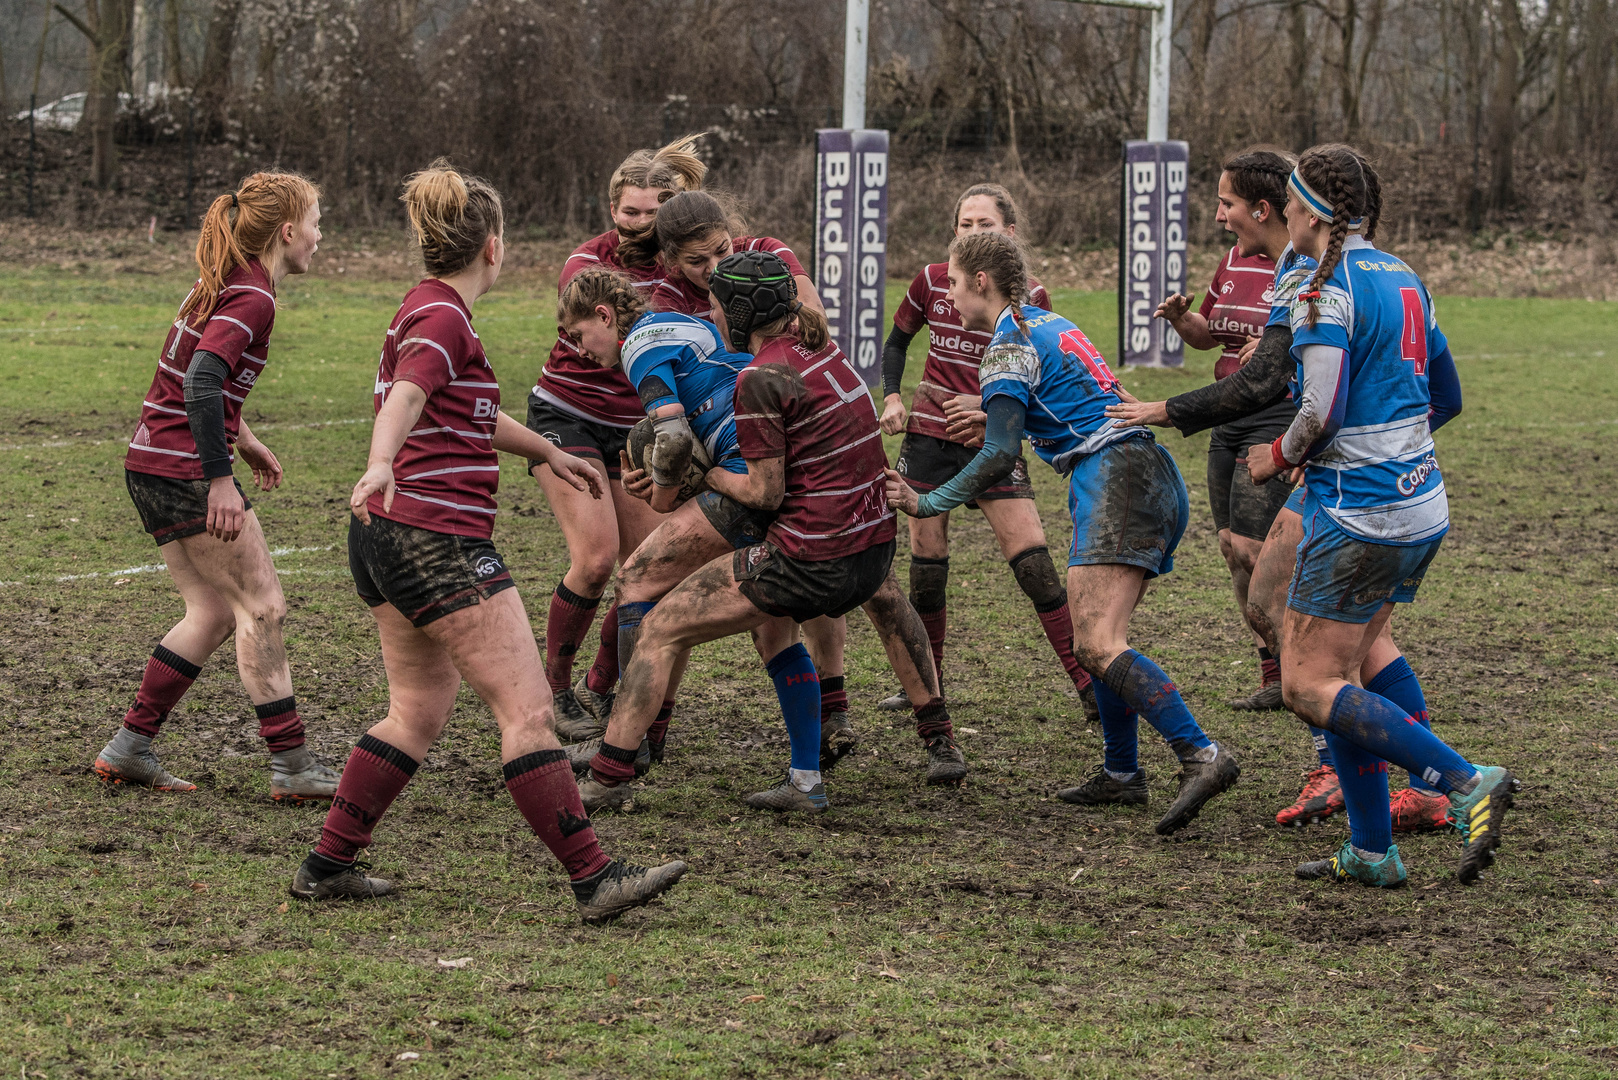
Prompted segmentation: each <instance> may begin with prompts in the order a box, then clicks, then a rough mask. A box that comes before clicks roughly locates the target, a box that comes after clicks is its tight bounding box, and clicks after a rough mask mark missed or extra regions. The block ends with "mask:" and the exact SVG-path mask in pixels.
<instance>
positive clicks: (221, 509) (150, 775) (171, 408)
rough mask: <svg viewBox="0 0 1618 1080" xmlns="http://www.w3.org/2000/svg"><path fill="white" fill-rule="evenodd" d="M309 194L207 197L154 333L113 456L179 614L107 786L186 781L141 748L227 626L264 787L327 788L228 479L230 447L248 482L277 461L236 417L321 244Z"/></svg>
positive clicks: (249, 512) (299, 793)
mask: <svg viewBox="0 0 1618 1080" xmlns="http://www.w3.org/2000/svg"><path fill="white" fill-rule="evenodd" d="M319 204H320V191H319V190H318V189H317V188H316V187H315V186H314V185H313V184H311V183H310V182H309V181H308V180H305V179H304V178H303V177H301V176H294V175H292V174H290V173H255V174H253V175H252V176H250V177H248V178H247V179H246V180H244V181H243V182H242V185H241V187H240V188H239V189H238V190H236V191H234V192H232V193H231V194H229V195H221V196H219V197H218V198H217V199H215V200H214V201H213V205H212V206H210V207H209V208H208V214H207V216H206V217H205V218H204V219H203V222H202V230H201V235H199V236H198V237H197V266H198V269H199V270H200V271H201V276H200V277H199V278H198V279H197V283H196V285H194V286H193V287H192V289H191V292H190V294H189V295H187V296H186V298H185V303H184V304H182V305H181V307H180V313H179V316H178V317H177V318H176V319H175V320H174V324H173V325H172V326H171V327H170V329H169V334H168V340H167V341H165V342H164V344H163V353H162V356H161V357H160V358H159V360H158V363H157V373H156V374H155V375H154V376H153V378H152V385H151V389H149V390H148V391H147V392H146V400H145V402H144V403H143V407H142V409H141V414H140V425H139V427H137V428H136V429H135V437H134V438H133V439H131V440H130V442H129V456H128V457H127V458H126V459H125V460H124V469H125V474H124V475H125V478H126V480H127V481H128V485H129V494H130V497H131V498H132V499H134V501H135V508H136V509H137V510H138V511H139V512H140V518H141V524H142V525H144V526H145V527H146V531H147V532H149V533H151V534H152V539H153V540H156V541H157V544H158V550H159V551H161V552H162V553H163V561H164V562H165V563H166V564H168V570H169V576H170V577H171V578H173V579H174V584H175V586H176V587H177V588H178V589H179V591H180V598H181V599H182V600H184V601H185V618H183V619H182V620H180V622H179V624H178V625H176V626H175V627H174V629H172V630H170V631H169V632H168V633H167V634H166V635H164V637H163V640H162V642H161V643H160V644H159V645H158V646H157V648H155V649H154V650H152V658H151V659H150V660H148V661H147V662H146V671H145V673H144V674H143V675H142V677H141V681H140V690H139V692H138V693H136V695H135V704H134V706H133V707H132V708H130V710H129V713H128V715H127V716H125V717H124V723H123V727H121V728H119V729H118V733H117V734H116V735H114V736H113V738H112V741H111V742H109V743H108V744H107V745H106V747H104V748H103V749H102V751H101V753H100V754H98V755H96V761H95V771H96V773H97V774H98V775H100V776H101V778H102V779H104V780H106V781H108V782H109V783H114V784H139V785H141V786H143V787H149V788H154V789H156V790H158V791H176V792H179V791H195V790H196V789H197V788H196V785H195V784H192V783H188V782H187V781H185V780H181V779H180V778H179V777H176V776H173V775H171V774H170V773H169V771H168V770H167V769H165V768H163V766H162V765H161V764H160V763H159V762H158V760H157V755H156V754H155V753H153V752H152V740H153V739H155V738H156V737H157V735H158V732H159V730H160V729H161V727H162V724H163V721H164V720H166V719H168V715H169V711H170V710H171V709H173V708H174V706H175V705H177V704H179V702H180V698H181V697H182V696H183V695H184V694H185V692H186V691H187V690H188V689H190V687H191V684H192V682H193V681H194V680H195V679H196V678H197V676H198V675H200V674H201V673H202V665H203V664H204V663H205V662H206V661H207V659H208V657H210V656H212V655H213V654H214V651H215V650H217V649H218V648H219V646H221V645H223V644H224V643H225V641H226V640H227V639H228V638H229V637H230V636H231V635H232V634H234V635H235V636H236V667H237V670H238V671H239V672H240V673H241V678H242V685H243V686H244V687H246V689H247V692H248V694H249V695H250V696H251V697H252V699H253V708H254V710H255V711H256V712H257V713H258V722H259V735H260V736H261V737H262V738H263V739H264V741H265V742H266V743H267V744H268V745H269V748H270V755H271V756H270V797H271V798H273V799H275V800H276V801H277V802H283V801H286V802H300V801H303V800H306V799H329V798H331V797H332V792H334V791H336V790H337V773H336V772H335V771H333V770H332V769H329V768H327V767H326V766H325V765H322V764H320V763H319V762H317V761H315V760H314V758H313V757H311V756H310V753H309V749H308V746H307V745H306V744H305V742H304V733H303V721H302V720H301V719H299V717H298V708H297V702H296V700H295V699H294V698H293V696H292V672H291V669H290V668H289V667H288V666H287V654H286V643H285V641H284V639H283V638H282V633H281V624H282V621H283V620H284V619H285V618H286V610H287V608H286V599H285V598H284V597H283V596H282V594H281V582H280V579H279V578H277V577H276V576H275V564H274V563H273V562H271V561H270V549H269V545H268V544H266V543H265V540H264V531H263V530H262V529H261V528H260V527H259V522H258V515H256V514H255V513H254V512H253V507H252V504H251V503H249V502H248V501H247V500H246V499H245V498H243V496H242V487H241V485H240V484H238V483H237V482H236V481H235V480H234V479H233V478H232V476H231V464H232V462H233V460H234V458H233V457H232V454H231V445H232V444H234V445H235V449H236V453H237V454H239V455H240V456H241V459H242V460H243V461H244V462H246V463H247V465H248V466H249V467H250V468H251V469H252V470H253V479H254V480H255V481H256V482H257V484H258V486H259V488H260V489H261V490H263V491H273V490H274V489H275V488H276V487H277V486H278V485H279V484H280V483H281V463H280V462H279V461H277V460H276V459H275V455H274V454H272V453H270V451H269V448H267V447H266V446H265V445H264V444H263V443H261V442H259V441H258V439H257V437H255V436H254V435H253V433H252V431H250V430H249V429H248V427H247V424H246V422H245V421H243V420H242V405H243V404H244V403H245V402H246V400H247V395H248V393H249V392H251V391H252V389H253V387H254V386H255V385H256V384H257V383H258V380H259V376H260V375H261V374H263V371H264V366H265V364H266V363H268V361H269V344H270V331H271V330H272V329H273V328H274V325H275V292H276V288H277V287H278V286H279V285H280V284H281V281H282V279H283V278H285V277H286V275H288V274H302V273H304V272H306V271H307V270H308V269H309V262H310V260H311V259H313V258H314V254H315V248H316V247H317V246H318V245H319V243H320V205H319Z"/></svg>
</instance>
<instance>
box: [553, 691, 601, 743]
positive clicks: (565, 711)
mask: <svg viewBox="0 0 1618 1080" xmlns="http://www.w3.org/2000/svg"><path fill="white" fill-rule="evenodd" d="M555 702H556V704H555V711H556V737H557V738H558V739H560V740H562V741H563V742H584V741H585V740H586V739H595V738H599V737H600V736H601V735H602V734H603V733H604V732H605V731H606V730H607V722H606V721H605V720H597V719H596V718H595V717H594V716H591V715H590V714H589V713H588V712H586V711H585V708H584V706H583V705H580V704H579V699H578V697H577V696H576V695H575V694H574V693H573V691H572V690H571V689H569V690H563V691H562V692H561V693H559V694H557V695H556V698H555Z"/></svg>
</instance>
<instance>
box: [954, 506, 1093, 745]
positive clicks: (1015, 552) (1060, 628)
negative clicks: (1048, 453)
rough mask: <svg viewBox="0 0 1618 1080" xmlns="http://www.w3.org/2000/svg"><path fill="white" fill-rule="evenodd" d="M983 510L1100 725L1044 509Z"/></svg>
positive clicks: (1086, 709)
mask: <svg viewBox="0 0 1618 1080" xmlns="http://www.w3.org/2000/svg"><path fill="white" fill-rule="evenodd" d="M981 505H982V507H983V516H984V517H985V518H987V519H988V522H989V526H990V527H991V528H993V529H994V535H995V539H996V540H997V541H999V543H1000V553H1001V554H1002V555H1004V556H1005V558H1006V562H1007V563H1008V564H1009V565H1010V566H1011V573H1012V576H1013V577H1015V578H1016V579H1017V586H1018V588H1020V589H1022V591H1023V595H1024V596H1026V597H1028V599H1029V600H1030V601H1031V602H1032V603H1033V605H1034V614H1035V616H1036V617H1037V618H1038V619H1039V625H1040V626H1041V627H1042V628H1043V629H1044V631H1045V639H1046V640H1047V641H1049V642H1050V643H1051V649H1052V650H1053V651H1054V652H1055V653H1056V659H1057V660H1058V661H1059V662H1060V663H1061V665H1062V670H1064V671H1066V672H1067V676H1068V678H1070V679H1072V680H1073V689H1074V690H1076V691H1077V692H1078V694H1079V700H1080V701H1081V702H1082V704H1083V706H1084V715H1085V718H1086V719H1088V720H1089V721H1090V722H1091V723H1097V722H1099V720H1100V713H1099V711H1098V709H1097V707H1096V703H1095V691H1094V689H1092V688H1091V686H1090V673H1089V672H1088V671H1085V670H1084V666H1083V665H1082V664H1080V663H1079V660H1078V657H1076V656H1074V655H1073V616H1072V614H1071V613H1070V612H1069V611H1068V606H1067V589H1066V588H1064V587H1063V585H1062V579H1061V577H1059V576H1058V575H1057V572H1056V564H1055V563H1053V562H1052V561H1051V553H1050V549H1049V548H1048V547H1046V546H1045V528H1044V526H1043V525H1042V524H1041V523H1040V520H1039V508H1038V507H1037V506H1035V505H1034V501H1033V500H1032V499H990V500H988V501H985V502H983V503H982V504H981Z"/></svg>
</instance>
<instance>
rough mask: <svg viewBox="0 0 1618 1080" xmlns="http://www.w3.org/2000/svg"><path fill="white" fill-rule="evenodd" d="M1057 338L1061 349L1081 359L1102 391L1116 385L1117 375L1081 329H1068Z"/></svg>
mask: <svg viewBox="0 0 1618 1080" xmlns="http://www.w3.org/2000/svg"><path fill="white" fill-rule="evenodd" d="M1059 340H1060V341H1061V343H1062V351H1063V352H1065V353H1067V354H1069V355H1070V356H1075V357H1077V358H1078V359H1079V360H1080V361H1082V362H1083V364H1084V366H1085V368H1086V369H1087V370H1088V371H1089V372H1090V377H1091V378H1092V379H1094V380H1095V381H1096V385H1097V386H1099V387H1100V388H1101V389H1102V390H1103V391H1106V390H1111V389H1112V388H1113V387H1115V386H1117V385H1118V378H1117V376H1115V375H1113V373H1112V370H1111V369H1110V368H1108V367H1107V362H1106V361H1105V360H1103V359H1102V358H1101V353H1100V352H1098V351H1097V350H1096V347H1095V346H1094V345H1092V344H1090V339H1089V338H1087V337H1085V336H1084V332H1083V331H1082V330H1079V329H1077V328H1075V329H1072V330H1069V331H1067V332H1066V333H1064V334H1063V335H1062V336H1061V338H1060V339H1059Z"/></svg>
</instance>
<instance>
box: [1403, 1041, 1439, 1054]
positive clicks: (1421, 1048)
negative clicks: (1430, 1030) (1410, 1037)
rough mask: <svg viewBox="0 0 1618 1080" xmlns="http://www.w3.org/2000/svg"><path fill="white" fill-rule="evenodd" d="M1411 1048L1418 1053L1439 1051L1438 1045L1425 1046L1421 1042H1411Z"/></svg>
mask: <svg viewBox="0 0 1618 1080" xmlns="http://www.w3.org/2000/svg"><path fill="white" fill-rule="evenodd" d="M1410 1049H1412V1050H1414V1051H1415V1052H1416V1053H1418V1054H1436V1053H1438V1047H1436V1046H1423V1045H1421V1043H1411V1044H1410Z"/></svg>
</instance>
